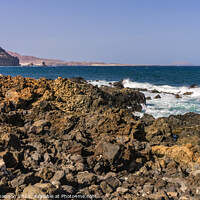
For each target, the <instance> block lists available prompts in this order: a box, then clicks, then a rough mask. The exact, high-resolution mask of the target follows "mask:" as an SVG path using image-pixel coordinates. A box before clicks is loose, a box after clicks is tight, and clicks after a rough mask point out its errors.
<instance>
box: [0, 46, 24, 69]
mask: <svg viewBox="0 0 200 200" xmlns="http://www.w3.org/2000/svg"><path fill="white" fill-rule="evenodd" d="M0 66H20V64H19V59H18V58H17V57H13V56H11V55H10V54H8V53H7V52H6V51H5V50H4V49H2V48H1V47H0Z"/></svg>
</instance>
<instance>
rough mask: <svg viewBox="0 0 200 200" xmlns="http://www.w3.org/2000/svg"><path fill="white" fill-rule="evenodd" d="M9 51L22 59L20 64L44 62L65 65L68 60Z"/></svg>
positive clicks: (41, 63) (39, 63)
mask: <svg viewBox="0 0 200 200" xmlns="http://www.w3.org/2000/svg"><path fill="white" fill-rule="evenodd" d="M8 53H9V54H10V55H12V56H15V57H18V58H19V60H20V64H21V65H24V66H27V65H43V64H44V63H45V64H46V65H53V66H58V65H63V64H65V63H66V62H65V61H63V60H55V59H45V58H38V57H35V56H25V55H20V54H18V53H15V52H11V51H8Z"/></svg>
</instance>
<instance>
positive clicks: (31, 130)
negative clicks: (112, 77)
mask: <svg viewBox="0 0 200 200" xmlns="http://www.w3.org/2000/svg"><path fill="white" fill-rule="evenodd" d="M0 85H1V87H0V111H1V112H0V197H1V198H5V199H6V198H8V197H10V199H17V198H24V199H27V198H28V199H105V200H106V199H112V200H117V199H120V200H121V199H127V200H132V199H133V200H134V199H135V200H136V199H142V200H148V199H149V200H161V199H164V200H165V199H166V200H172V199H175V200H176V199H182V200H186V199H191V200H198V199H200V137H199V136H200V115H199V114H195V113H186V114H184V115H177V116H175V115H171V116H169V117H162V118H158V119H155V118H154V117H153V116H151V115H148V114H144V116H143V117H142V118H139V117H136V116H134V115H133V111H139V112H140V111H141V109H142V107H141V104H145V103H146V97H145V95H144V94H143V93H142V92H140V91H138V89H130V88H123V87H122V86H121V85H120V84H115V85H114V86H113V87H106V86H102V87H100V88H98V87H97V86H93V85H91V84H89V83H87V81H86V80H84V79H83V78H81V77H79V78H73V79H67V78H57V79H55V80H51V79H46V78H40V79H38V80H36V79H32V78H23V77H21V76H16V77H11V76H3V75H0Z"/></svg>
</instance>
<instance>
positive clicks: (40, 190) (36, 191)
mask: <svg viewBox="0 0 200 200" xmlns="http://www.w3.org/2000/svg"><path fill="white" fill-rule="evenodd" d="M55 191H56V188H54V187H53V186H52V185H51V184H50V183H37V184H35V185H29V186H28V187H26V188H25V189H24V190H23V193H22V195H21V196H22V198H25V199H26V198H29V199H35V200H37V199H40V200H44V199H45V200H46V199H54V193H55Z"/></svg>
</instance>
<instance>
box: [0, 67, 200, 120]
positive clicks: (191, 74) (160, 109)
mask: <svg viewBox="0 0 200 200" xmlns="http://www.w3.org/2000/svg"><path fill="white" fill-rule="evenodd" d="M0 74H2V75H10V76H17V75H21V76H23V77H31V78H36V79H38V78H40V77H45V78H48V79H56V78H57V77H63V78H72V77H83V78H84V79H86V80H87V81H90V83H92V84H94V85H98V86H101V85H109V83H110V82H115V81H121V80H123V84H124V86H125V87H130V88H146V89H148V90H154V89H155V90H158V91H159V92H161V93H159V95H160V96H161V98H160V99H154V97H155V96H156V95H158V94H157V93H150V92H143V93H144V94H145V96H146V97H151V100H147V104H146V105H142V106H143V110H142V113H135V115H140V116H142V115H143V113H148V114H152V115H153V116H154V117H155V118H158V117H166V116H169V115H177V114H184V113H187V112H195V113H200V67H198V66H111V67H110V66H109V67H107V66H104V67H99V66H67V67H0ZM193 84H196V85H199V87H196V88H190V86H191V85H193ZM185 92H190V93H192V94H191V95H184V93H185ZM167 93H174V94H179V96H180V97H182V98H175V96H174V95H173V94H167Z"/></svg>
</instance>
